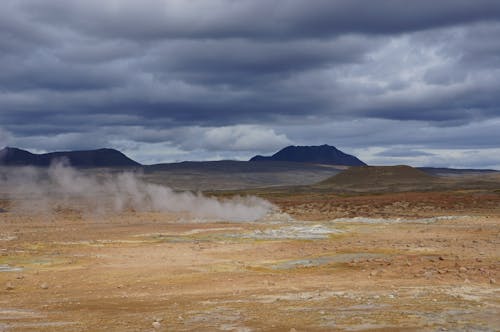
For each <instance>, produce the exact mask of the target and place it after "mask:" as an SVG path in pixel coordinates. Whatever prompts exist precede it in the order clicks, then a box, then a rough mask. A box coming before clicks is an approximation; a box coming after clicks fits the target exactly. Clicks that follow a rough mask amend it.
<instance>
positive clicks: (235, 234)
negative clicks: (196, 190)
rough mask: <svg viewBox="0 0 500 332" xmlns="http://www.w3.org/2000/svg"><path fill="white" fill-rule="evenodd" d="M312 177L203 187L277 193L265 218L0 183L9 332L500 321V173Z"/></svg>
mask: <svg viewBox="0 0 500 332" xmlns="http://www.w3.org/2000/svg"><path fill="white" fill-rule="evenodd" d="M349 171H350V173H349ZM88 172H90V171H88ZM336 173H338V170H336V171H335V173H333V174H336ZM155 174H156V173H155ZM152 176H153V175H151V174H146V179H147V177H150V178H151V177H152ZM155 176H157V177H158V178H160V177H161V176H165V175H162V174H160V175H155ZM238 176H240V177H241V174H240V175H238ZM253 176H257V175H255V174H254V175H253ZM266 176H267V175H266ZM283 178H286V177H282V178H281V179H283ZM268 179H269V177H268V178H266V181H269V180H268ZM306 180H307V179H306ZM306 180H304V179H302V180H301V181H300V183H301V184H300V185H295V183H296V182H297V181H296V180H294V182H293V183H292V184H293V186H292V185H290V186H286V185H284V184H283V183H282V182H280V183H279V186H274V187H268V188H250V189H241V190H236V189H234V187H231V188H232V189H231V190H230V191H229V190H217V191H215V190H214V191H206V192H205V193H204V194H205V195H208V196H211V197H214V198H216V199H225V198H227V197H232V196H233V195H236V194H237V195H247V194H250V195H255V196H258V197H260V198H263V199H265V200H267V201H269V202H271V203H272V204H273V208H272V209H270V210H269V212H268V213H267V214H266V215H265V216H263V217H261V218H259V219H257V220H254V221H234V220H217V219H214V218H203V217H202V216H201V217H200V216H196V217H195V216H192V215H191V214H190V211H183V212H168V211H162V212H160V211H154V210H151V211H150V210H137V209H134V208H126V209H124V210H122V211H120V212H116V213H95V214H94V213H89V210H90V211H91V210H92V208H93V207H92V206H91V205H88V204H87V205H85V204H83V203H82V204H80V202H78V201H74V204H73V201H71V200H70V201H69V202H71V203H72V204H67V203H68V199H66V200H65V201H64V202H65V204H59V203H57V202H51V203H50V206H49V207H50V210H44V211H43V212H41V210H36V209H33V210H32V211H31V210H30V209H29V207H30V206H35V205H36V203H37V200H40V199H42V198H40V197H38V196H33V197H32V196H26V195H17V196H16V195H12V194H9V192H7V191H8V189H5V188H2V193H1V194H2V196H1V197H2V199H1V200H0V331H498V330H500V288H499V284H498V283H499V282H500V273H499V272H500V263H499V258H500V250H499V244H500V178H499V177H498V175H496V174H489V175H463V176H462V175H455V176H451V177H437V176H432V175H428V174H427V173H425V174H424V173H423V172H421V171H417V170H414V169H410V168H406V167H399V168H397V167H396V168H381V169H380V168H368V167H361V168H352V169H350V170H347V171H345V172H343V173H339V174H338V175H336V176H334V177H331V178H328V176H327V174H326V173H325V174H324V176H323V178H322V179H321V181H319V182H317V181H318V178H317V177H314V182H315V183H311V184H307V185H306V184H304V183H306V182H307V181H306ZM206 181H207V183H208V182H209V181H210V178H209V177H207V178H206ZM157 182H159V181H157ZM232 183H234V182H232ZM266 183H267V182H266ZM195 185H196V184H195V183H194V184H193V186H195ZM186 186H187V185H185V187H186ZM207 187H210V186H209V185H207ZM217 188H218V187H217ZM71 199H75V198H71ZM76 199H77V198H76ZM21 203H22V206H23V209H16V206H17V205H19V204H21Z"/></svg>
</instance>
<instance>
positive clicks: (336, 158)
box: [250, 144, 366, 166]
mask: <svg viewBox="0 0 500 332" xmlns="http://www.w3.org/2000/svg"><path fill="white" fill-rule="evenodd" d="M250 161H291V162H302V163H315V164H331V165H345V166H364V165H366V164H365V163H364V162H362V161H361V160H359V159H358V158H356V157H354V156H352V155H350V154H347V153H344V152H342V151H340V150H339V149H337V148H336V147H334V146H331V145H327V144H324V145H320V146H294V145H291V146H287V147H286V148H284V149H282V150H280V151H278V152H276V153H275V154H273V155H272V156H270V157H264V156H255V157H253V158H251V159H250Z"/></svg>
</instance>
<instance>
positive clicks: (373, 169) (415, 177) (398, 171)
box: [322, 165, 434, 185]
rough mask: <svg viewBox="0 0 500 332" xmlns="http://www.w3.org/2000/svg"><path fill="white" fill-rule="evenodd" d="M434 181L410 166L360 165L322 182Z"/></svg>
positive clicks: (386, 182)
mask: <svg viewBox="0 0 500 332" xmlns="http://www.w3.org/2000/svg"><path fill="white" fill-rule="evenodd" d="M429 181H434V177H433V176H431V175H429V174H427V173H425V172H423V171H421V170H418V169H416V168H413V167H411V166H406V165H398V166H361V167H351V168H349V169H347V170H345V171H343V172H341V173H339V174H337V175H334V176H332V177H330V178H328V179H326V180H325V181H323V182H322V183H323V184H336V185H367V184H369V185H373V184H389V183H412V182H419V183H421V182H429Z"/></svg>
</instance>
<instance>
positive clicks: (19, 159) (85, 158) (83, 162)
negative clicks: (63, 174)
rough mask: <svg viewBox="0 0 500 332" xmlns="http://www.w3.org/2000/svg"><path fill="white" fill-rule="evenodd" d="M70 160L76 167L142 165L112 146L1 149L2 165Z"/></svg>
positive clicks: (46, 163) (27, 164)
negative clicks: (45, 149) (76, 148)
mask: <svg viewBox="0 0 500 332" xmlns="http://www.w3.org/2000/svg"><path fill="white" fill-rule="evenodd" d="M59 160H61V161H63V162H68V163H69V164H70V165H71V166H74V167H89V168H91V167H137V166H142V165H141V164H140V163H138V162H136V161H135V160H132V159H130V158H129V157H127V156H126V155H125V154H124V153H122V152H120V151H118V150H115V149H110V148H101V149H95V150H78V151H57V152H49V153H41V154H37V153H31V152H29V151H26V150H22V149H19V148H14V147H5V148H4V149H2V150H0V166H38V167H48V166H50V165H51V164H52V163H54V162H56V161H59Z"/></svg>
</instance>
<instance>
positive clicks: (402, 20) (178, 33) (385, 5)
mask: <svg viewBox="0 0 500 332" xmlns="http://www.w3.org/2000/svg"><path fill="white" fill-rule="evenodd" d="M22 6H23V7H24V8H23V9H24V10H25V12H26V13H27V15H29V17H30V19H32V20H35V21H38V22H55V24H57V25H58V26H61V27H65V28H69V29H77V30H79V31H82V32H84V33H86V34H90V35H99V36H106V37H113V38H124V39H130V38H132V39H138V40H144V39H164V38H168V39H170V38H194V39H198V38H213V39H220V38H234V37H236V38H241V37H243V38H257V39H270V38H279V39H282V38H291V39H294V38H308V37H312V38H317V37H330V36H332V35H337V34H343V33H352V32H355V33H363V34H377V33H381V34H392V33H400V32H409V31H415V30H422V29H430V28H434V27H441V26H448V25H453V24H461V23H471V22H476V21H483V20H495V19H498V15H499V14H500V4H499V3H498V1H495V0H476V1H468V0H441V1H431V0H423V1H411V2H409V1H398V0H386V1H368V2H367V1H364V0H336V1H331V0H313V1H301V0H284V1H273V2H272V3H270V2H269V1H265V0H252V1H233V0H210V1H208V0H201V1H200V0H197V1H180V0H179V1H161V0H147V1H140V2H139V1H123V2H120V3H119V4H117V3H116V2H103V1H95V0H89V1H84V2H83V1H67V0H58V1H49V2H48V3H47V2H38V1H24V2H23V5H22Z"/></svg>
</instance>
